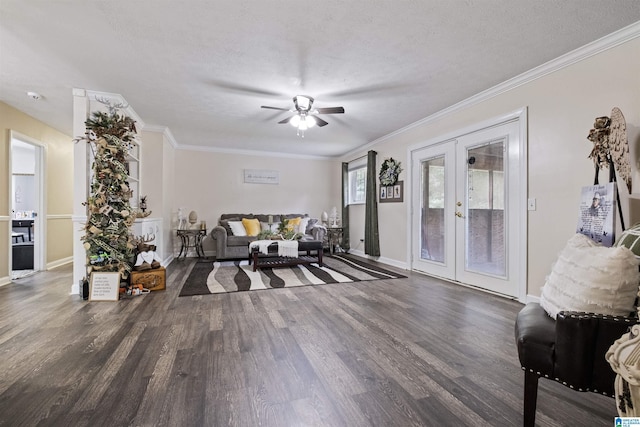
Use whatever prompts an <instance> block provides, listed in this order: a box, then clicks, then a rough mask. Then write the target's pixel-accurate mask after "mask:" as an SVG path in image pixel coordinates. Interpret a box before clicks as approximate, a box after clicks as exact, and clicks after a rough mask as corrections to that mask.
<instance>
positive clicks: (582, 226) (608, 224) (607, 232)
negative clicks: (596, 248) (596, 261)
mask: <svg viewBox="0 0 640 427" xmlns="http://www.w3.org/2000/svg"><path fill="white" fill-rule="evenodd" d="M615 185H616V184H615V182H609V183H607V184H602V185H589V186H586V187H582V192H581V197H580V208H579V212H578V226H577V227H576V232H577V233H581V234H584V235H585V236H587V237H589V238H590V239H592V240H593V241H594V242H597V243H600V244H602V245H603V246H612V245H613V243H614V241H615V230H616V209H615V206H616V187H615Z"/></svg>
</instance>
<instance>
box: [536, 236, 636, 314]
mask: <svg viewBox="0 0 640 427" xmlns="http://www.w3.org/2000/svg"><path fill="white" fill-rule="evenodd" d="M639 284H640V272H639V271H638V260H637V259H636V258H635V256H634V255H633V253H632V252H631V251H630V250H629V249H627V248H624V247H611V248H608V247H604V246H600V245H598V244H597V243H595V242H594V241H593V240H591V239H589V238H588V237H587V236H585V235H583V234H579V233H578V234H575V235H574V236H573V237H572V238H571V239H569V241H568V242H567V245H566V246H565V248H564V249H563V250H562V252H560V255H558V259H557V261H556V263H555V264H554V266H553V268H552V271H551V274H549V276H548V277H547V281H546V283H545V284H544V286H543V287H542V295H541V297H540V305H541V306H542V308H544V310H545V311H546V312H547V313H548V314H549V316H551V317H553V318H554V319H555V318H556V316H557V315H558V313H559V312H560V311H584V312H590V313H599V314H606V315H611V316H628V315H629V314H630V313H631V312H632V311H633V309H634V302H635V298H636V295H637V293H638V285H639Z"/></svg>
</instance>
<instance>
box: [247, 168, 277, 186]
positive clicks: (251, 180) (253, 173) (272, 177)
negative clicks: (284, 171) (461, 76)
mask: <svg viewBox="0 0 640 427" xmlns="http://www.w3.org/2000/svg"><path fill="white" fill-rule="evenodd" d="M244 182H245V184H276V185H277V184H279V183H280V174H279V173H278V171H274V170H264V169H245V170H244Z"/></svg>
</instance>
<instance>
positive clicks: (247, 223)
mask: <svg viewBox="0 0 640 427" xmlns="http://www.w3.org/2000/svg"><path fill="white" fill-rule="evenodd" d="M242 225H243V226H244V229H245V231H246V232H247V236H257V235H258V233H260V221H258V220H257V219H256V218H253V219H249V218H242ZM232 231H233V229H232ZM234 234H235V233H234Z"/></svg>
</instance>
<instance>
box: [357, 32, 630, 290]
mask: <svg viewBox="0 0 640 427" xmlns="http://www.w3.org/2000/svg"><path fill="white" fill-rule="evenodd" d="M638 52H640V39H638V38H637V39H634V40H631V41H629V42H626V43H624V44H622V45H619V46H617V47H615V48H612V49H609V50H607V51H604V52H602V53H599V54H597V55H595V56H592V57H590V58H587V59H585V60H582V61H580V62H578V63H575V64H573V65H570V66H568V67H565V68H563V69H561V70H559V71H556V72H554V73H552V74H548V75H546V76H544V77H541V78H539V79H537V80H535V81H532V82H529V83H527V84H524V85H522V86H519V87H517V88H515V89H512V90H510V91H508V92H505V93H502V94H500V95H497V96H495V97H493V98H491V99H489V100H486V101H484V102H481V103H479V104H475V105H473V106H469V107H467V108H464V109H461V110H457V111H455V112H452V113H450V114H447V115H444V116H443V117H441V118H439V119H438V120H436V121H425V123H424V124H422V125H419V126H416V127H413V128H411V129H408V130H405V131H404V132H401V133H399V134H397V135H395V136H393V137H391V138H389V139H387V140H385V141H384V142H381V143H379V144H377V145H375V146H374V147H372V149H374V150H376V151H377V152H378V170H379V167H380V164H381V163H382V161H383V160H384V159H385V158H387V157H394V158H395V159H398V160H401V161H402V164H403V167H405V169H407V165H408V162H409V161H408V159H407V149H408V147H409V146H412V145H414V144H419V143H421V142H426V141H430V140H433V139H434V138H437V137H438V136H443V135H446V134H449V133H452V132H454V131H456V130H457V129H462V128H465V127H468V126H471V125H473V124H475V123H479V122H482V121H485V120H488V119H492V118H495V117H498V116H502V115H504V114H506V113H510V112H513V111H515V110H517V109H519V108H522V107H528V125H529V127H528V142H529V146H528V168H529V176H528V181H529V191H528V197H533V198H536V199H537V210H536V211H533V212H529V216H528V263H527V264H528V266H527V268H528V277H527V294H529V295H533V296H539V295H540V288H541V286H542V285H543V284H544V280H545V277H546V275H547V274H548V273H549V271H550V268H551V265H552V263H553V261H554V260H555V258H556V255H557V253H558V252H559V251H560V249H562V247H563V246H564V244H565V242H566V241H567V239H568V238H569V237H570V236H571V235H572V234H573V233H574V232H575V227H576V222H577V215H578V208H577V206H578V203H579V196H580V188H581V187H582V186H585V185H591V184H592V183H593V171H594V169H593V164H592V162H591V160H589V159H587V157H588V155H589V152H590V151H591V148H592V144H591V142H589V141H588V140H587V139H586V136H587V134H588V133H589V130H590V129H591V128H592V126H593V121H594V118H595V117H598V116H603V115H607V116H608V115H610V113H611V109H612V107H614V106H617V107H619V108H620V109H621V110H622V112H623V113H624V115H625V117H626V120H627V133H628V137H629V141H630V145H631V155H632V161H633V163H634V186H635V190H634V194H635V197H636V198H640V175H639V174H638V157H639V156H640V55H638ZM363 153H364V151H363ZM363 153H351V155H350V158H354V157H357V156H358V154H363ZM346 160H348V159H346ZM400 179H402V180H405V181H406V180H407V179H408V178H407V172H406V171H404V172H403V173H402V174H401V177H400ZM606 181H607V176H605V174H602V176H601V182H606ZM621 193H622V194H623V197H622V198H623V208H624V212H625V219H626V222H627V226H628V225H629V224H630V223H633V222H637V221H640V210H639V207H638V205H640V203H638V201H637V200H632V203H629V199H628V196H627V195H625V193H626V190H625V189H624V188H622V189H621ZM408 197H410V195H409V194H405V202H404V203H402V204H382V205H379V221H380V222H379V223H380V250H381V256H382V257H385V258H388V259H391V260H397V261H399V262H406V263H408V260H409V254H408V253H407V244H406V239H405V238H402V236H407V231H406V230H407V227H406V224H405V223H406V218H407V209H408V208H409V203H408V202H407V198H408ZM630 205H632V209H630ZM350 212H351V219H352V224H353V225H355V226H352V229H351V234H350V237H351V242H352V247H355V246H356V245H357V244H358V239H360V238H361V236H362V232H361V231H360V228H361V226H360V225H361V223H362V222H363V220H362V216H363V215H364V209H362V208H361V207H360V206H355V207H352V208H351V211H350Z"/></svg>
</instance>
